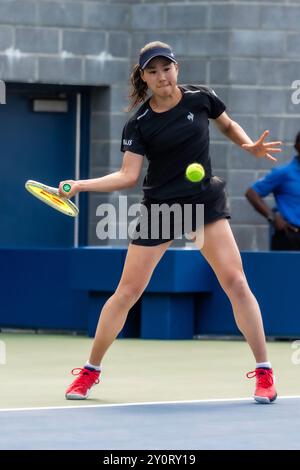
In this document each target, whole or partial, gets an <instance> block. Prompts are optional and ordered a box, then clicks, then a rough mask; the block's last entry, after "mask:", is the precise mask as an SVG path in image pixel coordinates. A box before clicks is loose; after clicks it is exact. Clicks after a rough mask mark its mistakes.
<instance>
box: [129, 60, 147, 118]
mask: <svg viewBox="0 0 300 470" xmlns="http://www.w3.org/2000/svg"><path fill="white" fill-rule="evenodd" d="M140 70H141V69H140V66H139V64H136V65H135V66H134V67H133V69H132V73H131V76H130V82H131V89H130V93H129V99H130V104H129V107H128V108H127V111H132V110H133V108H135V106H137V105H138V104H139V103H143V102H144V101H145V98H146V96H147V90H148V85H147V83H145V82H144V81H143V80H142V77H141V73H140Z"/></svg>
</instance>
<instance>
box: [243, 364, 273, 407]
mask: <svg viewBox="0 0 300 470" xmlns="http://www.w3.org/2000/svg"><path fill="white" fill-rule="evenodd" d="M246 375H247V377H248V379H252V378H253V377H256V388H255V392H254V400H256V401H257V402H258V403H271V402H272V401H274V400H276V397H277V393H276V389H275V386H274V383H275V377H274V374H273V369H261V368H258V369H255V370H252V371H251V372H248V374H246Z"/></svg>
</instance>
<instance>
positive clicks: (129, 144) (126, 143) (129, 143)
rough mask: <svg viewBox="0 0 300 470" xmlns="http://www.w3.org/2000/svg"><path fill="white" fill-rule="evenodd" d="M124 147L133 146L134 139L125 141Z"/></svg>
mask: <svg viewBox="0 0 300 470" xmlns="http://www.w3.org/2000/svg"><path fill="white" fill-rule="evenodd" d="M123 145H126V146H127V147H130V146H131V145H132V139H129V140H128V139H123Z"/></svg>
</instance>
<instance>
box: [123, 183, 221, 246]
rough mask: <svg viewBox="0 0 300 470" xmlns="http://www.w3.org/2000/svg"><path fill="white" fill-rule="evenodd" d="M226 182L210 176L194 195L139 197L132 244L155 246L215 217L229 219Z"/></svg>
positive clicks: (194, 228) (197, 227) (190, 230)
mask: <svg viewBox="0 0 300 470" xmlns="http://www.w3.org/2000/svg"><path fill="white" fill-rule="evenodd" d="M225 186H226V183H225V181H224V180H222V179H221V178H219V177H217V176H212V177H211V178H210V180H209V182H208V186H207V189H205V190H204V191H202V192H201V193H200V194H198V195H196V196H195V195H193V196H187V197H181V198H177V199H168V200H164V201H157V200H154V199H148V198H147V199H143V200H142V202H141V214H140V216H139V218H138V220H137V224H136V227H135V230H134V232H133V234H132V236H130V241H131V243H132V244H134V245H141V246H156V245H160V244H162V243H166V242H168V241H170V240H174V239H176V238H183V237H184V234H189V233H191V232H195V231H196V230H197V229H199V228H200V227H201V226H204V225H206V224H209V223H210V222H214V221H216V220H219V219H230V212H229V208H228V202H227V197H226V193H225Z"/></svg>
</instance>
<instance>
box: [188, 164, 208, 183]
mask: <svg viewBox="0 0 300 470" xmlns="http://www.w3.org/2000/svg"><path fill="white" fill-rule="evenodd" d="M185 175H186V177H187V179H188V180H189V181H191V182H192V183H199V181H201V180H203V178H204V176H205V170H204V168H203V166H202V165H201V164H200V163H191V165H189V166H188V167H187V169H186V171H185Z"/></svg>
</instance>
